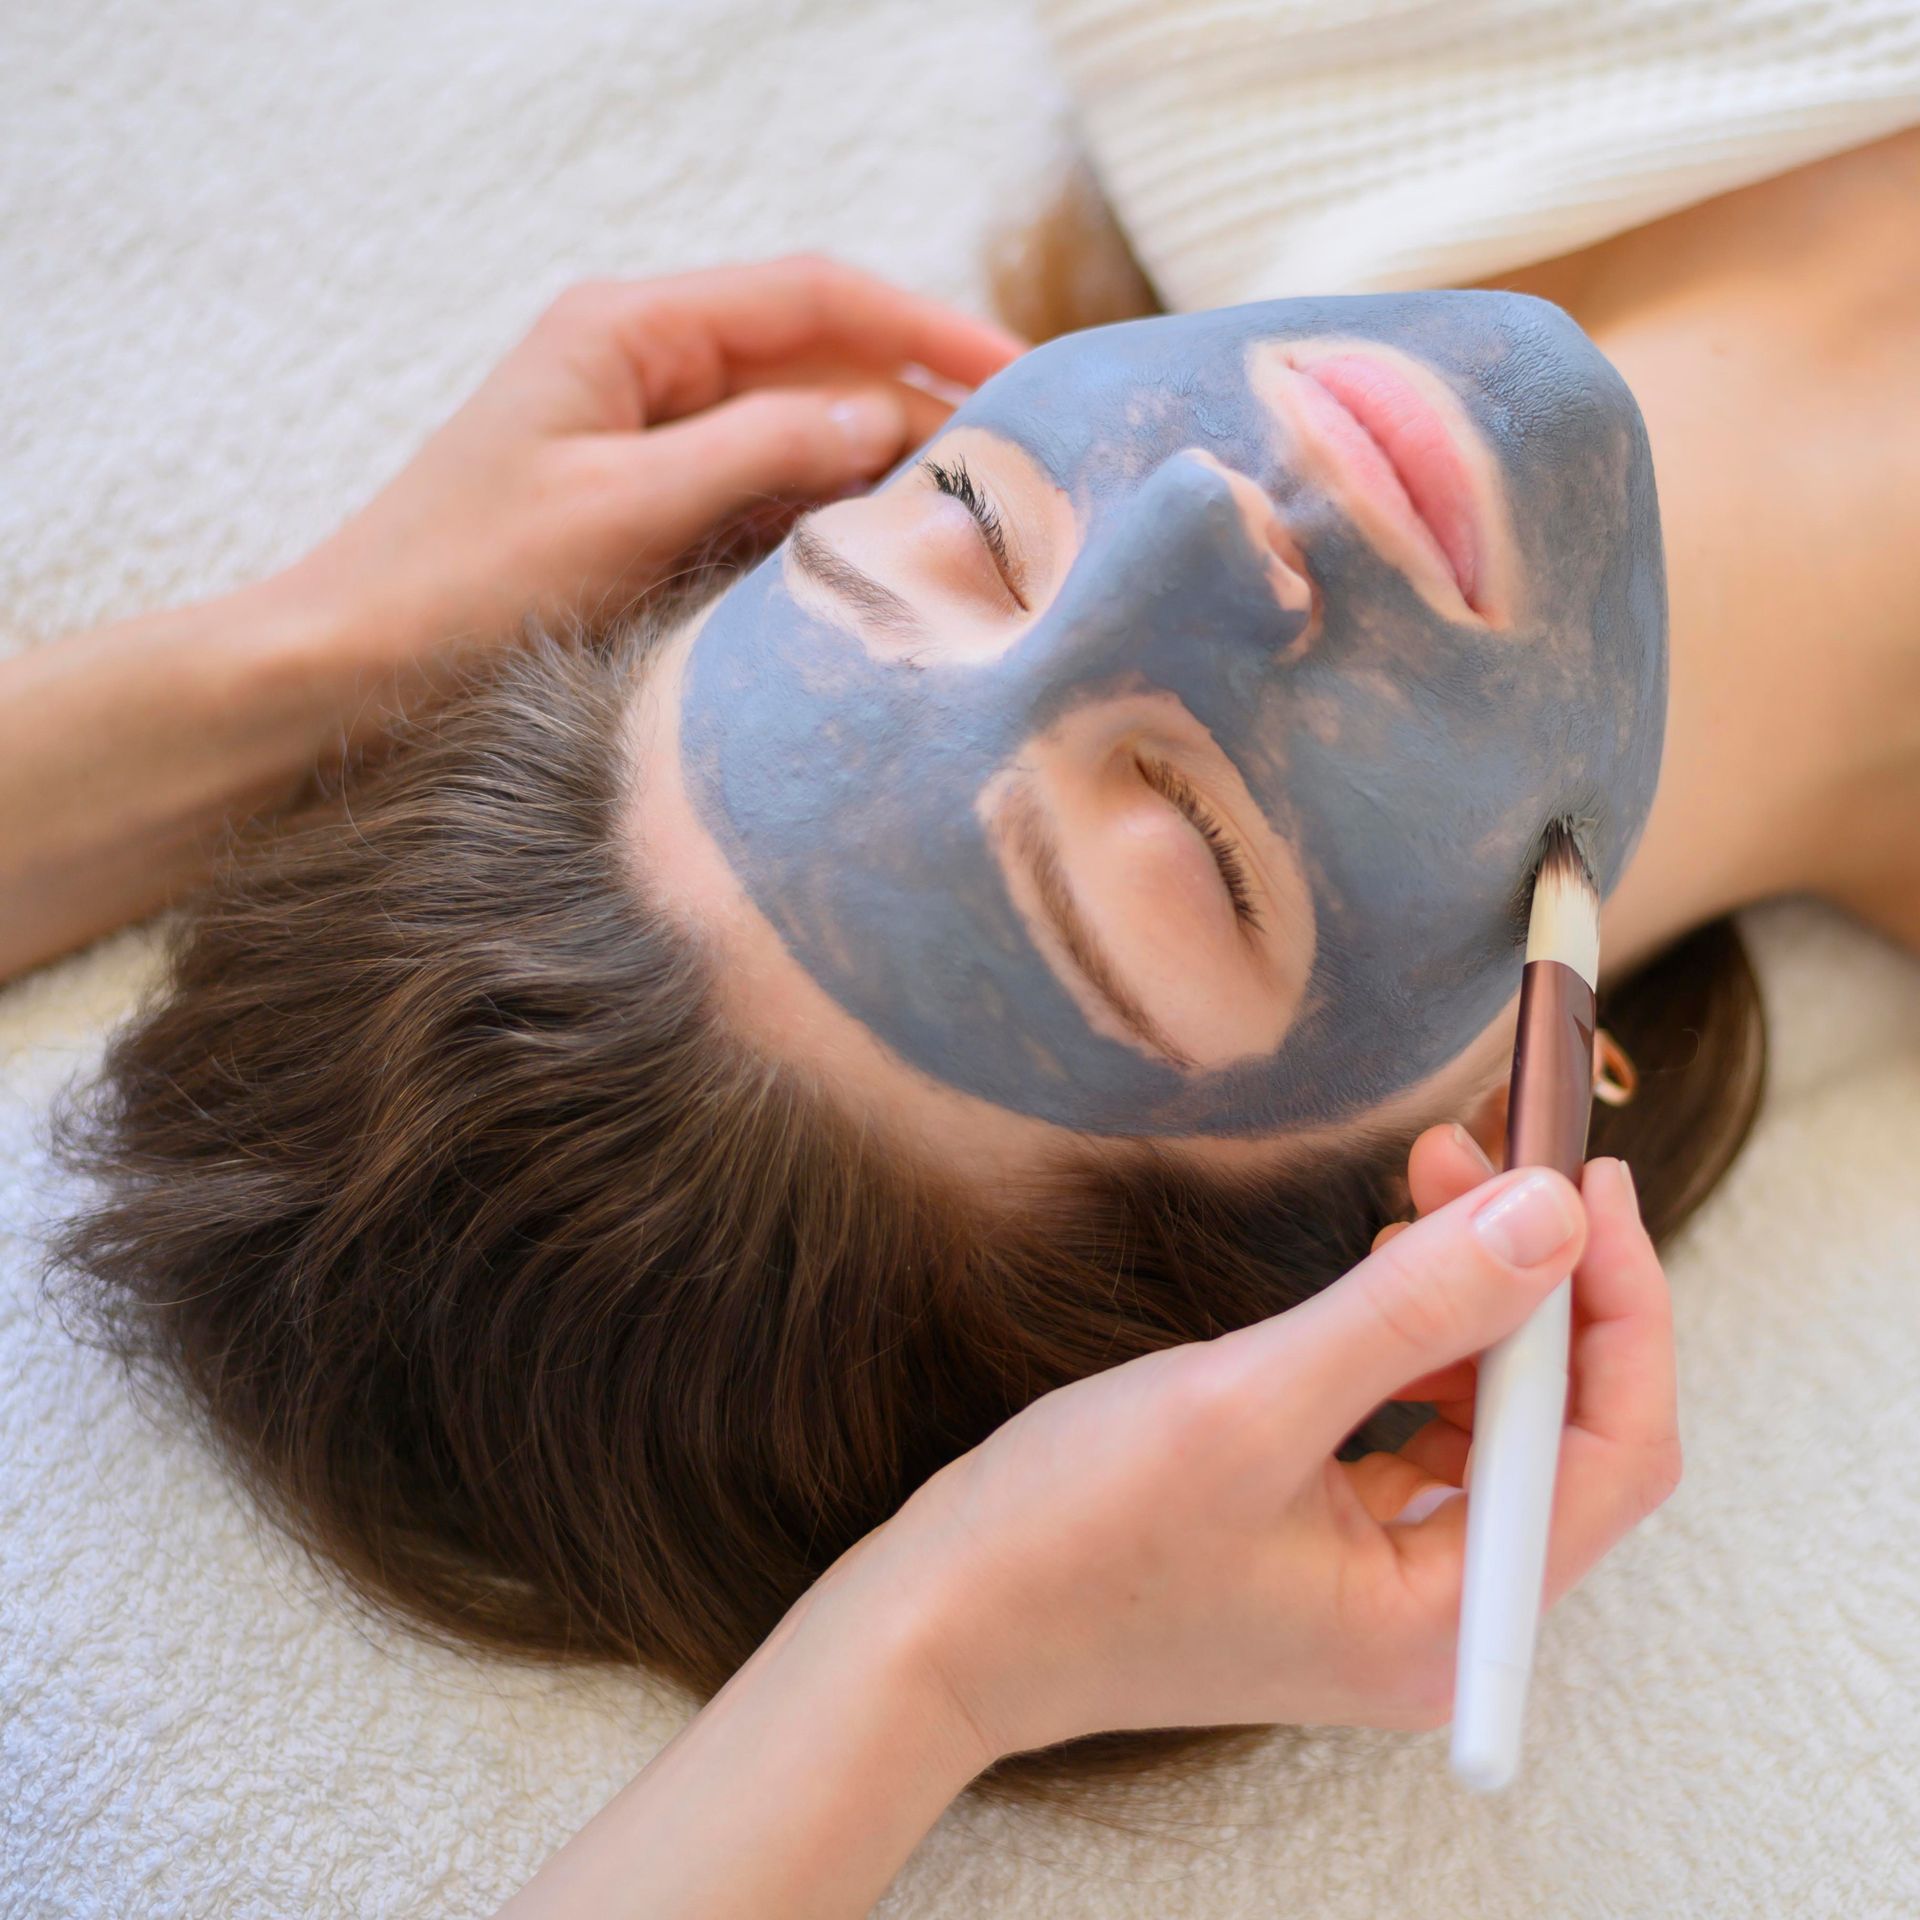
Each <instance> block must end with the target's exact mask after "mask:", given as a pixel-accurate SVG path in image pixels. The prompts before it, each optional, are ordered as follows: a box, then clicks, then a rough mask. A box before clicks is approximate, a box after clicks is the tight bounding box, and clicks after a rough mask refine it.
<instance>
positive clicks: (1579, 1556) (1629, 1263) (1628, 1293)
mask: <svg viewBox="0 0 1920 1920" xmlns="http://www.w3.org/2000/svg"><path fill="white" fill-rule="evenodd" d="M1581 1190H1582V1193H1583V1195H1584V1196H1585V1199H1586V1204H1587V1209H1588V1219H1589V1221H1590V1223H1591V1224H1590V1229H1589V1233H1590V1237H1589V1241H1588V1246H1587V1251H1586V1253H1585V1255H1584V1256H1583V1257H1582V1259H1581V1261H1580V1264H1579V1266H1578V1267H1577V1268H1576V1269H1575V1272H1574V1282H1573V1288H1574V1292H1573V1299H1574V1317H1575V1327H1574V1336H1573V1346H1572V1354H1571V1362H1570V1375H1571V1377H1570V1380H1569V1389H1568V1404H1567V1430H1566V1433H1565V1436H1564V1437H1563V1439H1562V1442H1561V1448H1560V1473H1559V1479H1558V1482H1557V1484H1556V1487H1555V1492H1554V1507H1553V1531H1552V1534H1551V1537H1550V1540H1549V1545H1548V1553H1547V1594H1548V1597H1549V1599H1551V1598H1554V1597H1556V1596H1557V1595H1558V1594H1560V1593H1563V1592H1564V1591H1565V1590H1566V1589H1567V1588H1568V1587H1570V1586H1572V1585H1573V1584H1574V1582H1575V1581H1577V1580H1578V1579H1580V1578H1581V1576H1582V1575H1583V1574H1584V1573H1585V1572H1586V1571H1587V1569H1588V1568H1589V1567H1591V1566H1592V1565H1593V1563H1594V1562H1595V1561H1596V1560H1598V1559H1599V1558H1600V1557H1601V1555H1602V1554H1604V1553H1605V1552H1607V1550H1608V1549H1609V1548H1610V1547H1612V1546H1613V1544H1614V1543H1615V1541H1617V1540H1618V1539H1619V1538H1620V1536H1621V1535H1622V1534H1624V1533H1625V1532H1626V1531H1627V1530H1628V1528H1630V1527H1632V1526H1633V1525H1635V1524H1636V1523H1637V1522H1638V1521H1640V1520H1642V1519H1644V1518H1645V1517H1646V1516H1647V1514H1649V1513H1651V1512H1652V1511H1653V1509H1654V1508H1655V1507H1657V1506H1658V1505H1659V1504H1660V1503H1661V1502H1662V1501H1663V1500H1664V1499H1665V1498H1666V1497H1667V1495H1668V1494H1670V1493H1671V1492H1672V1491H1673V1489H1674V1487H1675V1486H1676V1485H1677V1484H1678V1482H1679V1477H1680V1428H1679V1406H1678V1388H1677V1380H1676V1369H1675V1361H1674V1347H1673V1310H1672V1303H1671V1300H1670V1298H1669V1296H1668V1293H1667V1284H1666V1276H1665V1274H1664V1273H1663V1272H1662V1271H1661V1266H1660V1257H1659V1255H1658V1253H1657V1252H1656V1251H1655V1250H1654V1246H1653V1243H1652V1241H1651V1239H1650V1238H1649V1237H1648V1235H1647V1232H1646V1229H1645V1227H1644V1226H1643V1225H1642V1223H1641V1220H1640V1213H1639V1207H1638V1204H1637V1202H1636V1201H1635V1199H1634V1196H1633V1192H1632V1187H1631V1184H1630V1182H1629V1180H1628V1179H1627V1178H1626V1176H1625V1170H1624V1167H1623V1166H1622V1165H1621V1163H1620V1162H1618V1161H1613V1160H1596V1161H1593V1162H1591V1163H1590V1164H1589V1165H1588V1166H1587V1168H1586V1170H1585V1174H1584V1176H1583V1179H1582V1182H1581Z"/></svg>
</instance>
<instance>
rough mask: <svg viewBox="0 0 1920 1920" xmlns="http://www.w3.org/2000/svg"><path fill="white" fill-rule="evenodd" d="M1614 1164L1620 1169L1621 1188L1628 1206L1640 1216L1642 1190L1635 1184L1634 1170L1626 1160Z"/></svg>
mask: <svg viewBox="0 0 1920 1920" xmlns="http://www.w3.org/2000/svg"><path fill="white" fill-rule="evenodd" d="M1613 1164H1614V1165H1615V1166H1616V1167H1618V1168H1619V1169H1620V1186H1621V1190H1622V1191H1623V1192H1624V1193H1625V1194H1626V1196H1627V1205H1628V1206H1630V1207H1631V1208H1632V1209H1633V1210H1634V1212H1635V1213H1636V1214H1638V1213H1639V1211H1640V1190H1639V1188H1638V1187H1636V1186H1635V1185H1634V1184H1633V1169H1632V1168H1631V1167H1630V1166H1628V1165H1627V1163H1626V1162H1625V1161H1624V1160H1616V1161H1615V1162H1614V1163H1613Z"/></svg>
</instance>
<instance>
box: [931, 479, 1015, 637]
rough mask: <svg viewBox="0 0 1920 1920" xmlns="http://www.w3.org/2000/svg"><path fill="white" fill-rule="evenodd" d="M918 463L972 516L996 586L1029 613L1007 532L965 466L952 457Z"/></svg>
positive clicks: (941, 488)
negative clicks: (997, 581) (995, 575)
mask: <svg viewBox="0 0 1920 1920" xmlns="http://www.w3.org/2000/svg"><path fill="white" fill-rule="evenodd" d="M920 464H921V466H923V467H924V468H925V469H926V470H927V473H928V475H929V476H930V477H931V479H932V481H933V484H934V485H935V486H936V487H937V488H939V490H940V491H941V492H942V493H944V494H946V495H947V496H948V498H949V499H953V500H958V501H959V502H960V504H961V505H962V506H963V507H965V508H966V510H967V511H968V512H969V513H970V514H972V515H973V520H974V525H975V526H977V527H978V528H979V529H980V538H981V540H982V542H983V543H984V544H985V546H986V549H987V552H988V553H989V554H990V555H991V556H992V559H993V564H994V570H995V571H996V572H997V573H998V574H999V576H1000V584H1001V585H1002V586H1004V587H1005V588H1006V590H1007V592H1008V593H1009V594H1010V595H1011V596H1012V598H1013V603H1014V605H1015V606H1017V607H1018V608H1019V609H1020V611H1021V612H1022V613H1028V612H1031V611H1032V609H1031V608H1030V607H1029V606H1028V604H1027V597H1026V595H1025V594H1024V593H1023V592H1022V591H1021V585H1022V581H1021V571H1022V570H1021V568H1020V567H1019V566H1018V565H1017V564H1016V562H1015V560H1014V558H1013V554H1012V552H1011V550H1010V548H1009V546H1008V543H1007V530H1006V527H1005V525H1004V524H1003V523H1002V521H1001V518H1000V512H999V509H998V508H997V507H995V506H994V504H993V502H992V501H991V500H990V499H988V497H987V495H986V493H985V491H984V490H983V489H982V488H981V487H980V486H979V485H978V484H977V483H976V482H975V480H974V477H973V475H972V474H971V473H970V472H969V471H968V470H967V463H966V462H965V461H964V460H962V459H960V458H958V457H957V456H956V457H955V458H954V460H953V461H952V462H951V463H950V464H949V463H945V462H942V461H939V460H922V461H921V462H920Z"/></svg>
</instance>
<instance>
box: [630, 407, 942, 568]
mask: <svg viewBox="0 0 1920 1920" xmlns="http://www.w3.org/2000/svg"><path fill="white" fill-rule="evenodd" d="M910 432H911V423H910V422H909V420H908V417H907V407H906V403H905V401H904V399H903V398H902V397H901V396H900V395H899V394H898V393H896V392H894V391H893V390H892V389H890V388H887V387H841V388H837V389H836V388H829V387H760V388H755V389H754V390H752V391H750V392H747V393H742V394H736V395H735V396H734V397H733V398H732V399H731V400H723V401H722V402H721V403H720V404H719V405H718V406H716V407H709V408H708V409H707V410H706V411H705V412H704V413H697V414H692V415H689V416H688V417H687V418H686V419H684V420H676V421H674V422H672V423H671V424H670V425H667V426H664V427H655V428H653V429H651V430H650V431H648V432H647V433H646V434H644V435H643V436H641V438H640V441H639V444H638V447H637V449H636V451H638V452H639V453H640V454H641V456H642V458H643V459H644V460H645V462H646V464H647V466H648V468H649V470H650V471H651V472H652V473H653V474H654V476H655V484H654V485H653V486H652V487H651V488H650V489H649V492H650V494H651V496H652V498H651V501H650V511H649V525H648V529H647V530H648V535H649V538H650V540H651V541H652V542H654V543H657V544H658V545H660V546H662V547H676V548H677V547H680V546H691V545H692V544H694V543H695V542H696V541H698V540H700V539H701V538H703V537H704V536H705V535H706V534H708V533H711V532H712V531H713V530H714V528H716V527H718V526H720V525H722V524H723V523H724V522H726V521H728V520H730V519H732V518H733V517H734V516H735V515H736V514H738V513H740V512H742V511H744V510H745V509H746V508H748V507H752V506H755V505H759V504H761V503H763V502H765V501H767V500H769V499H781V500H818V499H824V498H825V497H826V496H827V495H829V494H833V493H838V492H839V491H840V490H841V489H842V488H844V487H850V486H856V485H858V484H859V483H861V482H862V481H867V480H872V479H874V478H875V477H876V476H877V475H879V474H882V473H884V472H885V471H886V470H887V468H888V467H890V466H891V465H892V464H893V463H894V461H896V460H897V459H898V458H899V457H900V456H901V454H903V453H904V452H905V451H906V450H907V443H908V439H909V436H910Z"/></svg>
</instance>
